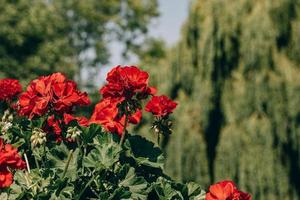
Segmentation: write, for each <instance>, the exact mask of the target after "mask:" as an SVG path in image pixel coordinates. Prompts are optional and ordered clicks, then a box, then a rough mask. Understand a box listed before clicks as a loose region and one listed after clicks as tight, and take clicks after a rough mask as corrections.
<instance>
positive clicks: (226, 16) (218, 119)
mask: <svg viewBox="0 0 300 200" xmlns="http://www.w3.org/2000/svg"><path fill="white" fill-rule="evenodd" d="M117 64H128V65H131V64H137V65H139V66H141V67H142V68H143V69H144V70H147V71H148V72H149V74H150V75H151V83H152V85H155V86H157V87H158V88H159V90H160V94H162V93H165V94H167V95H169V96H171V97H172V98H173V99H175V100H176V101H177V102H179V107H178V109H177V111H176V112H175V113H174V118H175V121H176V122H175V127H174V133H173V134H172V135H171V136H170V137H168V138H164V140H163V144H162V148H163V149H164V151H165V154H166V158H167V160H166V172H167V173H168V174H169V175H170V176H171V177H173V178H174V179H176V180H178V181H183V182H185V181H196V182H199V183H200V184H202V185H203V187H204V188H205V187H208V186H209V185H210V184H211V183H213V182H216V181H219V180H222V179H232V180H234V181H235V182H236V183H237V184H238V185H239V187H240V188H241V189H242V190H245V191H248V192H250V193H251V194H252V195H253V199H255V200H274V199H281V200H298V199H300V159H299V157H300V1H299V0H192V1H188V0H175V1H174V0H159V1H158V0H110V1H107V0H64V1H61V0H0V78H3V77H10V78H18V79H20V80H21V82H22V83H24V85H25V84H27V83H28V81H29V80H31V79H33V78H36V77H37V76H39V75H46V74H50V73H52V72H55V71H61V72H64V73H65V74H67V75H68V76H69V77H70V78H73V79H75V80H76V81H77V82H78V84H79V86H80V87H81V88H82V89H85V90H87V91H89V93H90V95H91V97H92V99H93V102H94V103H96V102H97V101H98V100H99V98H100V97H99V94H97V90H98V89H99V88H100V86H101V84H103V81H104V78H105V73H106V72H107V71H108V70H109V69H110V68H111V67H112V66H113V65H117ZM91 109H92V107H90V108H87V109H86V110H84V111H83V112H84V114H86V115H89V113H90V112H91ZM150 121H151V119H150V118H149V117H148V116H145V117H144V119H143V121H142V124H141V125H140V126H139V127H137V128H136V129H135V130H134V131H135V132H138V133H142V134H143V135H145V136H146V137H151V135H153V133H152V132H151V130H149V128H148V127H149V123H150Z"/></svg>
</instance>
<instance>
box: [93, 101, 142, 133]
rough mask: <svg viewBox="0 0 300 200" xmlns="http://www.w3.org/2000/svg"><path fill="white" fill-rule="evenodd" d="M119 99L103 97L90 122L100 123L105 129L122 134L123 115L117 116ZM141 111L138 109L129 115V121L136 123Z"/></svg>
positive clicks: (138, 120) (139, 118)
mask: <svg viewBox="0 0 300 200" xmlns="http://www.w3.org/2000/svg"><path fill="white" fill-rule="evenodd" d="M119 103H120V100H119V99H111V98H104V99H102V100H101V101H100V102H99V103H98V104H97V105H96V106H95V110H94V112H93V115H92V117H91V119H90V123H95V124H100V125H102V126H103V127H104V128H105V129H106V130H107V131H109V132H111V133H117V134H118V135H122V134H123V132H124V124H125V115H123V116H119V111H118V107H117V106H118V104H119ZM141 117H142V113H141V111H140V110H138V111H137V112H136V113H135V114H133V115H131V116H130V117H129V120H128V121H129V123H133V124H137V123H139V122H140V120H141Z"/></svg>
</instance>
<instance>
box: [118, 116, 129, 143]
mask: <svg viewBox="0 0 300 200" xmlns="http://www.w3.org/2000/svg"><path fill="white" fill-rule="evenodd" d="M127 124H128V112H127V110H126V113H125V123H124V128H123V134H122V137H121V140H120V146H122V145H123V143H124V139H125V135H126V133H127V130H126V127H127Z"/></svg>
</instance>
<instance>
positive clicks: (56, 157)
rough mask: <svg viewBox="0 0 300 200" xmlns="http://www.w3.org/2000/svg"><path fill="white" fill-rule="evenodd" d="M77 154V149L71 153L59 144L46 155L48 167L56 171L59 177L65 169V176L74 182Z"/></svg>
mask: <svg viewBox="0 0 300 200" xmlns="http://www.w3.org/2000/svg"><path fill="white" fill-rule="evenodd" d="M78 154H79V148H77V149H76V150H74V151H73V152H72V151H70V150H69V149H68V148H67V147H66V146H65V145H64V144H63V143H61V144H60V145H57V146H56V147H55V148H53V149H51V150H50V152H49V153H47V158H48V164H49V167H52V168H55V169H57V172H58V173H60V176H62V175H63V172H64V171H65V169H66V168H67V170H66V173H65V176H66V177H69V178H70V179H71V180H75V179H76V175H77V159H78ZM67 165H68V166H67Z"/></svg>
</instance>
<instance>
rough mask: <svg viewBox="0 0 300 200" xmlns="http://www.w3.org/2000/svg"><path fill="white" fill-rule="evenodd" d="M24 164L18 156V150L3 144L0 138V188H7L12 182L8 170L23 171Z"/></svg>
mask: <svg viewBox="0 0 300 200" xmlns="http://www.w3.org/2000/svg"><path fill="white" fill-rule="evenodd" d="M25 167H26V164H25V162H24V161H23V160H22V158H21V156H20V155H19V154H18V150H17V149H15V148H13V147H12V146H11V145H10V144H4V142H3V140H2V139H1V138H0V188H5V187H8V186H10V185H11V184H12V182H13V174H12V173H11V171H9V168H10V169H24V168H25Z"/></svg>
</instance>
